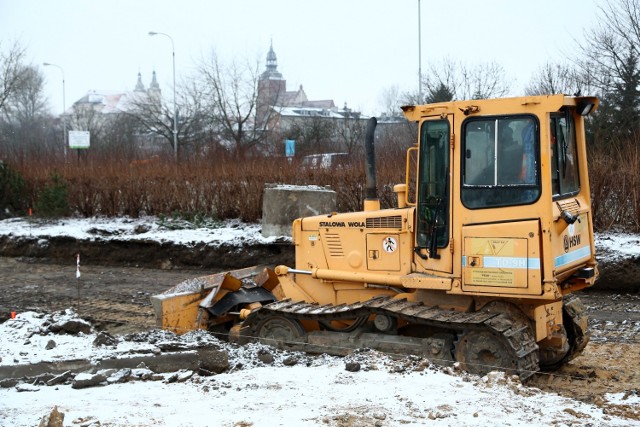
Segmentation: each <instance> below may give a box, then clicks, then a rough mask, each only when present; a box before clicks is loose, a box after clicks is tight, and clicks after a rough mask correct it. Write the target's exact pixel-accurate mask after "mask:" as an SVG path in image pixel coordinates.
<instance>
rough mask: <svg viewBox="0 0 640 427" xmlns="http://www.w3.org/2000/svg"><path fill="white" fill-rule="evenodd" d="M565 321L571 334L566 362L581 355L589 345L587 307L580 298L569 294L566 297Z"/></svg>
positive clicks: (568, 332)
mask: <svg viewBox="0 0 640 427" xmlns="http://www.w3.org/2000/svg"><path fill="white" fill-rule="evenodd" d="M562 311H563V321H564V324H565V328H566V329H567V334H568V336H569V342H570V347H569V353H568V354H567V355H566V356H565V358H564V362H568V361H570V360H572V359H574V358H575V357H576V356H577V355H579V354H580V353H581V352H582V350H584V348H585V347H586V346H587V344H588V343H589V340H590V332H589V327H588V315H587V308H586V307H585V305H584V304H583V303H582V301H581V300H580V298H578V297H577V296H575V295H573V294H569V295H567V296H566V297H565V298H564V302H563V306H562Z"/></svg>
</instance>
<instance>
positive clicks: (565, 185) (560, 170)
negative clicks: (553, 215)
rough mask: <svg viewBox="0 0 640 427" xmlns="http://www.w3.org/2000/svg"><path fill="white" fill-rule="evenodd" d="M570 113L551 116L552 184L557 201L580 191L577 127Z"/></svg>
mask: <svg viewBox="0 0 640 427" xmlns="http://www.w3.org/2000/svg"><path fill="white" fill-rule="evenodd" d="M569 111H570V110H567V112H566V113H565V114H552V115H551V129H550V135H551V141H550V143H551V183H552V188H553V197H554V198H555V199H559V198H562V197H566V196H572V195H575V194H577V193H578V192H579V191H580V175H579V173H578V172H579V171H578V158H577V148H576V136H575V126H574V123H573V116H571V114H570V113H569Z"/></svg>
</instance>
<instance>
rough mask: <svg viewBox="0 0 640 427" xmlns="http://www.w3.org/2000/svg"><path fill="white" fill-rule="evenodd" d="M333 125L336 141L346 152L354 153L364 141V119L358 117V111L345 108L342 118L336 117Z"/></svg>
mask: <svg viewBox="0 0 640 427" xmlns="http://www.w3.org/2000/svg"><path fill="white" fill-rule="evenodd" d="M335 125H336V126H335V134H336V137H337V139H338V142H339V143H340V145H341V146H343V147H344V149H345V150H346V151H347V153H349V154H354V153H355V151H356V150H357V149H358V148H360V147H361V146H362V142H363V141H364V133H365V128H366V121H365V120H363V119H361V118H360V113H353V112H351V111H350V110H347V111H346V112H345V116H344V119H336V123H335Z"/></svg>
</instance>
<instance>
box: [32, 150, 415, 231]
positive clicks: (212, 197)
mask: <svg viewBox="0 0 640 427" xmlns="http://www.w3.org/2000/svg"><path fill="white" fill-rule="evenodd" d="M381 158H383V159H384V160H383V161H380V160H379V161H378V169H379V171H380V172H379V175H378V182H379V185H378V187H379V193H380V197H381V200H382V205H383V207H390V206H392V205H393V204H395V196H394V195H392V194H391V191H390V189H391V188H392V187H393V184H396V183H398V182H400V181H402V180H404V178H403V176H402V175H403V174H404V164H403V162H404V159H403V158H402V157H398V158H392V157H391V156H389V155H384V156H381ZM147 160H148V161H146V160H145V161H137V162H131V163H127V162H123V161H118V160H117V159H109V158H106V157H98V156H95V155H94V156H93V157H91V156H86V157H85V158H81V159H79V160H78V161H76V159H75V158H74V160H73V161H68V162H57V163H56V162H52V161H45V160H44V159H32V161H31V162H30V163H29V166H28V167H24V168H22V169H21V170H20V173H21V174H22V176H23V177H24V178H25V180H26V181H27V182H28V183H29V194H28V195H27V199H28V200H29V203H30V205H31V206H33V205H34V201H35V200H36V199H37V196H38V194H40V193H41V191H42V190H43V189H44V188H45V187H46V186H47V185H48V183H49V182H50V180H51V176H52V174H54V173H55V174H57V175H58V176H60V177H62V179H63V181H64V183H65V184H66V187H67V193H68V203H69V206H70V208H71V211H72V212H73V213H74V214H77V215H81V216H85V217H91V216H123V215H126V216H131V217H138V216H141V215H156V216H173V217H175V216H180V217H186V218H189V217H194V216H196V215H197V216H201V217H212V218H215V219H230V218H240V219H241V220H243V221H247V222H256V221H259V220H260V218H261V217H262V194H263V190H264V186H265V184H267V183H277V184H292V185H319V186H329V187H331V188H332V189H334V190H335V191H336V192H337V196H338V197H337V200H338V206H337V209H338V211H340V212H345V211H353V210H360V209H362V204H363V199H364V182H365V177H364V162H363V160H362V159H354V161H353V162H352V164H351V165H348V166H347V167H345V168H340V169H312V170H310V169H304V168H302V167H301V166H300V165H299V164H298V163H297V162H293V163H292V164H290V163H289V162H287V160H286V159H284V158H273V157H255V158H249V159H245V160H242V161H237V160H236V159H234V158H232V157H228V156H224V155H220V154H219V153H218V154H217V155H216V156H215V157H213V156H211V157H207V156H200V157H194V158H192V159H189V160H184V161H183V162H181V163H179V164H178V165H176V164H175V163H174V162H173V161H172V159H170V158H166V159H164V158H159V157H157V158H151V159H147ZM35 214H36V215H38V212H37V211H36V212H35Z"/></svg>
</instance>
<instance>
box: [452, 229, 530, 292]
mask: <svg viewBox="0 0 640 427" xmlns="http://www.w3.org/2000/svg"><path fill="white" fill-rule="evenodd" d="M462 238H463V243H462V244H463V247H462V290H463V292H474V293H496V292H497V293H504V294H521V295H541V294H542V272H541V262H540V259H541V253H540V224H539V222H538V221H518V222H508V223H497V224H482V225H471V226H465V227H463V230H462Z"/></svg>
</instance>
